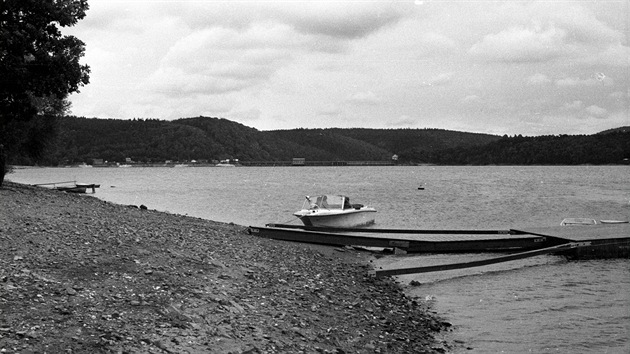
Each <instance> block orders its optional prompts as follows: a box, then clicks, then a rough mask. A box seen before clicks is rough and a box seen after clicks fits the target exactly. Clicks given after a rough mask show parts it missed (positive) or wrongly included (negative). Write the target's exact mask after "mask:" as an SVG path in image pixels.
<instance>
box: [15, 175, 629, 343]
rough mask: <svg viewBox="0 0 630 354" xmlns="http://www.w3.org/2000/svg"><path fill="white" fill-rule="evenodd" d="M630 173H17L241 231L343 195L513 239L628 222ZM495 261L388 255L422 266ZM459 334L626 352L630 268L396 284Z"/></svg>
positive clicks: (545, 260)
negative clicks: (530, 232) (93, 186)
mask: <svg viewBox="0 0 630 354" xmlns="http://www.w3.org/2000/svg"><path fill="white" fill-rule="evenodd" d="M629 176H630V168H628V167H627V166H577V167H541V166H535V167H531V166H526V167H523V166H519V167H496V166H491V167H490V166H488V167H461V166H458V167H442V166H440V167H437V166H418V167H261V168H256V167H247V168H240V167H237V168H228V167H196V168H135V167H134V168H41V169H20V170H16V171H15V173H12V174H10V175H8V176H7V179H9V180H11V181H15V182H20V183H27V184H35V183H47V182H61V181H74V180H76V181H77V182H83V183H97V184H100V185H101V188H100V189H97V192H96V194H95V196H96V197H98V198H101V199H104V200H108V201H112V202H116V203H120V204H133V205H140V204H144V205H146V206H147V207H148V208H149V209H157V210H162V211H169V212H171V213H177V214H187V215H190V216H195V217H200V218H206V219H211V220H216V221H223V222H234V223H236V224H241V225H245V226H248V225H253V226H262V225H264V224H266V223H270V222H276V223H298V222H297V220H296V218H295V217H293V216H292V212H294V211H296V210H297V209H299V208H300V207H301V205H302V201H303V199H304V196H305V195H315V194H345V195H348V196H350V197H351V200H352V202H354V203H362V204H369V205H371V206H373V207H375V208H376V209H377V210H378V213H377V219H376V227H390V228H426V229H458V228H459V229H475V228H477V229H509V228H519V227H525V228H526V227H537V226H553V225H558V224H559V223H560V221H561V220H562V219H564V218H567V217H587V218H593V219H613V220H614V219H616V220H628V219H630V177H629ZM484 257H492V255H484V254H475V255H424V256H387V257H384V258H381V259H380V260H379V261H378V264H377V266H394V265H395V266H401V267H408V266H419V265H430V264H440V263H452V262H461V261H468V260H471V259H481V258H484ZM398 279H399V281H400V282H401V283H403V284H408V283H409V282H411V281H412V280H415V281H416V282H419V283H421V285H419V286H413V287H409V288H408V291H407V293H408V294H409V295H411V296H415V297H418V298H420V299H422V300H424V301H429V302H431V303H432V304H433V307H434V309H435V310H436V311H437V312H438V313H440V314H441V315H443V316H444V317H446V318H447V320H448V321H450V322H451V323H452V324H453V325H454V331H453V332H452V333H451V334H450V335H449V338H447V339H450V340H452V341H457V342H460V341H461V342H462V343H463V347H462V348H460V349H459V350H457V351H461V352H462V353H464V352H465V353H475V354H476V353H552V352H553V353H630V261H629V260H627V259H623V260H591V261H567V260H566V259H565V258H563V257H559V256H553V255H547V256H539V257H534V258H530V259H526V260H520V261H514V262H507V263H501V264H497V265H492V266H486V267H480V268H474V269H468V270H457V271H448V272H438V273H431V274H421V275H405V276H401V277H398Z"/></svg>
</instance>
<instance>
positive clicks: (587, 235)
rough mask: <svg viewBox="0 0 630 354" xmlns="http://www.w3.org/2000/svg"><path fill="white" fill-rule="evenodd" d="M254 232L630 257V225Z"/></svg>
mask: <svg viewBox="0 0 630 354" xmlns="http://www.w3.org/2000/svg"><path fill="white" fill-rule="evenodd" d="M249 233H250V234H252V235H256V236H260V237H266V238H272V239H277V240H285V241H293V242H305V243H315V244H324V245H333V246H361V247H379V248H390V249H399V250H402V251H404V252H408V253H474V252H504V253H517V252H527V251H533V250H542V249H545V250H548V251H544V252H543V253H557V254H563V255H566V256H568V257H570V258H627V257H629V253H630V252H629V251H630V224H628V223H617V224H597V225H588V226H554V227H544V228H542V227H541V228H531V229H508V230H404V229H372V228H364V229H354V228H352V229H342V228H322V227H306V226H296V225H284V224H268V225H266V226H265V227H254V226H250V227H249ZM559 246H561V247H559ZM538 254H540V253H538ZM533 255H536V254H533Z"/></svg>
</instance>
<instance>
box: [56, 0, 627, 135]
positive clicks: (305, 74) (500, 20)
mask: <svg viewBox="0 0 630 354" xmlns="http://www.w3.org/2000/svg"><path fill="white" fill-rule="evenodd" d="M629 3H630V1H629V0H622V1H606V0H598V1H577V0H576V1H562V0H547V1H428V0H427V1H415V2H414V1H349V0H331V1H292V0H269V1H247V0H243V1H210V0H208V1H204V0H196V1H193V0H174V1H160V0H144V1H133V0H131V1H130V0H124V1H112V0H91V1H89V4H90V10H89V11H88V13H87V17H86V18H85V19H84V20H82V21H80V22H79V23H78V24H77V25H76V26H75V27H73V28H71V29H68V30H65V33H68V34H73V35H75V36H77V37H78V38H80V39H81V40H83V41H84V42H85V43H86V55H85V57H84V59H83V62H84V63H86V64H88V65H90V67H91V75H90V84H89V85H87V86H85V87H83V88H82V89H81V93H79V94H73V95H72V96H71V101H72V114H74V115H78V116H85V117H90V118H91V117H99V118H119V119H132V118H158V119H166V120H171V119H176V118H184V117H196V116H200V115H203V116H211V117H222V118H227V119H229V120H233V121H237V122H240V123H242V124H245V125H247V126H250V127H254V128H256V129H259V130H271V129H292V128H299V127H303V128H327V127H343V128H346V127H365V128H441V129H450V130H459V131H469V132H483V133H492V134H499V135H503V134H508V135H514V134H523V135H546V134H592V133H595V132H598V131H601V130H605V129H609V128H615V127H619V126H622V125H630V116H629V115H630V113H629V102H630V98H629V96H630V88H629V82H630V48H629V45H628V26H629V21H630V20H629V16H630V15H629V14H630V6H629Z"/></svg>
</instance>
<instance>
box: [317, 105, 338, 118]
mask: <svg viewBox="0 0 630 354" xmlns="http://www.w3.org/2000/svg"><path fill="white" fill-rule="evenodd" d="M341 113H342V110H341V108H339V106H337V105H335V104H326V105H325V106H324V107H322V108H320V109H319V110H318V111H317V115H322V116H333V117H334V116H338V115H340V114H341Z"/></svg>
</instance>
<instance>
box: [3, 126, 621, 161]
mask: <svg viewBox="0 0 630 354" xmlns="http://www.w3.org/2000/svg"><path fill="white" fill-rule="evenodd" d="M59 127H60V134H59V139H57V143H56V145H55V146H54V148H52V149H49V153H48V154H46V155H45V157H44V160H43V162H44V163H45V164H46V165H59V164H62V165H65V164H79V163H83V162H87V163H90V162H91V161H93V160H94V159H102V160H106V161H109V162H120V163H122V162H125V160H126V158H131V159H132V160H133V161H135V162H139V163H163V162H164V161H166V160H171V161H173V162H175V161H181V162H183V161H191V160H198V161H199V160H208V161H213V160H223V159H239V160H241V161H244V162H245V161H268V162H272V161H290V160H291V159H292V158H294V157H303V158H306V159H307V160H309V161H389V160H390V159H391V157H392V155H393V154H404V156H405V160H404V161H400V160H399V163H403V164H414V163H431V164H440V165H531V164H537V165H573V164H621V163H625V162H624V159H627V158H628V157H630V131H629V130H627V129H625V130H624V129H622V128H620V129H617V130H611V131H607V132H603V133H600V134H595V135H561V136H540V137H522V136H514V137H508V136H504V137H499V136H494V135H485V134H473V133H464V132H454V131H447V130H438V129H362V128H361V129H292V130H276V131H258V130H256V129H254V128H250V127H247V126H244V125H242V124H239V123H236V122H232V121H229V120H227V119H222V118H209V117H196V118H185V119H178V120H175V121H163V120H157V119H134V120H118V119H87V118H76V117H63V118H61V119H60V123H59ZM394 147H395V149H396V150H394ZM401 151H402V153H401ZM18 157H19V158H21V160H19V161H18V160H13V161H12V163H14V164H29V163H32V161H31V160H29V159H28V158H27V157H25V156H21V157H20V156H18ZM626 161H627V160H626Z"/></svg>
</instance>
